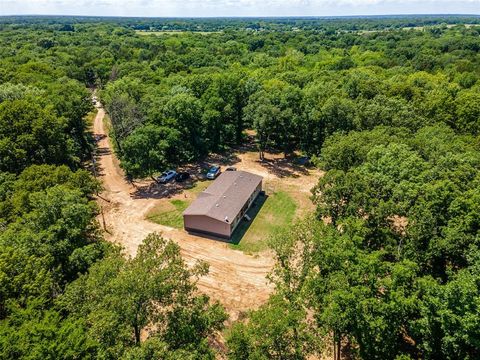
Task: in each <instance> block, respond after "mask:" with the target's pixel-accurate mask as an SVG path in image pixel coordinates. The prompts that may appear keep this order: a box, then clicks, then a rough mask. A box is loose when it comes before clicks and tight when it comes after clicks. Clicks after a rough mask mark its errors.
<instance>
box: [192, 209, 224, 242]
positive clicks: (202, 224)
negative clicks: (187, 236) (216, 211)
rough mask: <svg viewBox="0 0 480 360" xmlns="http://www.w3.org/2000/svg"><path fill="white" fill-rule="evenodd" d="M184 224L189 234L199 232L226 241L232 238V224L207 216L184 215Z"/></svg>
mask: <svg viewBox="0 0 480 360" xmlns="http://www.w3.org/2000/svg"><path fill="white" fill-rule="evenodd" d="M183 223H184V227H185V230H187V231H188V232H199V233H204V234H209V235H214V236H219V237H222V238H225V239H229V238H230V224H228V223H224V222H221V221H218V220H215V219H212V218H211V217H208V216H205V215H184V216H183Z"/></svg>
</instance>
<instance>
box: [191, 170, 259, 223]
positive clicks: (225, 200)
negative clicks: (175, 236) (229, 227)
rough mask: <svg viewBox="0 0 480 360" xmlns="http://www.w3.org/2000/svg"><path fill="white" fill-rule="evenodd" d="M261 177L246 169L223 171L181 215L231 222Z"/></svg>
mask: <svg viewBox="0 0 480 360" xmlns="http://www.w3.org/2000/svg"><path fill="white" fill-rule="evenodd" d="M262 179H263V178H262V177H261V176H259V175H255V174H252V173H249V172H246V171H225V172H223V173H222V174H220V176H219V177H218V178H217V179H216V180H215V181H214V182H213V183H212V184H211V185H210V186H209V187H208V188H206V189H205V190H203V191H202V192H201V193H200V194H199V195H198V197H197V199H196V200H195V201H194V202H193V203H192V204H190V206H189V207H188V208H187V209H186V210H185V211H184V212H183V215H205V216H208V217H211V218H214V219H216V220H219V221H222V222H228V223H231V222H232V221H233V219H235V217H236V216H237V214H238V213H239V212H240V210H241V209H242V207H243V205H244V204H245V203H246V202H247V200H248V198H249V197H250V195H252V193H253V192H254V191H255V189H256V188H257V186H258V184H260V183H261V182H262ZM226 220H228V221H226Z"/></svg>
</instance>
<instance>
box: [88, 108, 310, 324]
mask: <svg viewBox="0 0 480 360" xmlns="http://www.w3.org/2000/svg"><path fill="white" fill-rule="evenodd" d="M104 116H105V112H104V110H103V109H102V108H99V109H98V113H97V116H96V117H95V121H94V129H93V131H94V135H95V137H96V139H98V141H97V145H98V150H97V155H98V157H97V167H98V175H99V177H100V178H101V180H102V182H103V186H104V191H103V193H102V194H101V197H100V198H99V202H100V205H101V206H102V209H103V214H104V219H105V223H106V227H107V230H108V232H107V233H106V234H105V237H106V239H107V240H109V241H112V242H115V243H118V244H121V245H122V246H123V247H124V248H125V251H126V252H127V253H128V254H129V255H131V256H133V255H135V253H136V250H137V247H138V245H139V244H141V242H142V240H143V239H144V238H145V237H146V236H147V235H148V234H149V233H151V232H160V233H161V234H162V235H163V236H164V237H166V238H169V239H172V240H174V241H175V242H177V243H178V244H179V246H180V247H181V250H182V255H183V257H184V258H185V260H186V261H187V263H188V264H193V263H194V262H195V261H197V260H204V261H206V262H208V263H209V264H210V273H209V274H208V275H207V276H205V277H203V278H201V279H200V281H199V284H198V285H199V289H200V291H203V292H205V293H206V294H207V295H209V296H210V297H211V298H212V299H213V300H218V301H220V302H221V303H222V304H223V305H224V306H225V308H226V310H227V311H228V313H229V314H230V316H231V320H235V319H237V318H238V317H239V315H240V314H241V313H242V312H244V311H246V310H249V309H252V308H256V307H258V306H259V305H261V304H262V303H264V302H265V301H266V300H267V299H268V297H269V295H270V293H271V291H272V286H271V284H269V283H268V281H267V279H266V275H267V273H268V272H269V271H270V269H271V268H272V265H273V259H272V256H271V254H270V253H268V252H263V253H260V254H258V255H256V256H250V255H247V254H245V253H243V252H241V251H238V250H233V249H231V248H230V247H229V245H228V244H227V243H224V242H220V241H215V240H211V239H206V238H202V237H197V236H193V235H190V234H187V233H186V232H185V231H183V230H178V229H174V228H171V227H167V226H162V225H159V224H155V223H153V222H150V221H148V220H146V219H145V217H146V215H147V213H148V212H149V211H150V210H151V209H152V208H153V207H155V206H156V205H157V204H158V202H159V201H161V200H162V198H165V197H169V198H172V196H178V197H179V198H181V197H182V193H181V191H182V189H181V188H178V187H175V188H174V187H171V189H168V190H166V191H165V190H160V189H159V188H158V187H156V186H152V185H151V182H147V181H144V182H140V183H136V185H135V186H133V185H131V184H129V183H128V182H127V181H126V180H125V178H124V175H123V172H122V170H121V168H120V167H119V164H118V160H117V158H116V157H115V156H114V154H113V150H112V149H111V145H110V141H109V138H108V135H107V132H106V129H105V127H104V123H103V118H104ZM248 150H249V149H244V150H242V149H239V152H238V154H237V156H234V157H233V158H231V159H230V160H228V161H229V162H230V163H232V164H235V166H237V168H239V169H245V170H248V171H251V172H253V173H257V174H259V175H262V176H264V178H265V187H266V190H267V192H268V191H271V190H272V189H275V188H277V187H282V188H284V187H291V189H297V190H291V191H292V193H294V194H295V192H296V193H297V195H294V196H300V197H302V198H303V200H302V201H305V199H308V194H309V189H310V188H311V187H312V186H313V185H314V184H315V182H316V181H317V179H318V175H319V174H318V173H317V172H309V171H307V173H304V171H305V170H300V169H299V168H298V169H297V168H295V167H294V166H292V165H290V164H289V163H288V162H287V161H286V160H283V159H282V158H283V157H282V156H280V155H278V156H277V155H275V156H274V155H272V156H271V160H270V161H269V162H266V163H260V162H259V161H258V160H257V157H258V155H256V154H255V153H252V152H251V151H248ZM269 157H270V156H269ZM209 161H211V162H220V161H225V159H215V158H211V159H209ZM190 170H192V169H190ZM197 170H198V173H200V167H198V169H197ZM172 186H175V185H172ZM303 208H305V207H303ZM100 221H101V222H102V219H101V218H100Z"/></svg>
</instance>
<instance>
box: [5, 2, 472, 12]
mask: <svg viewBox="0 0 480 360" xmlns="http://www.w3.org/2000/svg"><path fill="white" fill-rule="evenodd" d="M419 13H435V14H440V13H441V14H445V13H456V14H480V0H458V1H453V0H0V15H9V14H63V15H65V14H77V15H115V16H289V15H290V16H328V15H359V14H373V15H378V14H419Z"/></svg>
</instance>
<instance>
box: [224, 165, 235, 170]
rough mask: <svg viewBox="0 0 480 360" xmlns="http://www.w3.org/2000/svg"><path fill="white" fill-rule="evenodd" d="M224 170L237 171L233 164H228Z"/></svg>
mask: <svg viewBox="0 0 480 360" xmlns="http://www.w3.org/2000/svg"><path fill="white" fill-rule="evenodd" d="M225 171H237V168H236V167H235V166H229V167H227V168H226V169H225Z"/></svg>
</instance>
